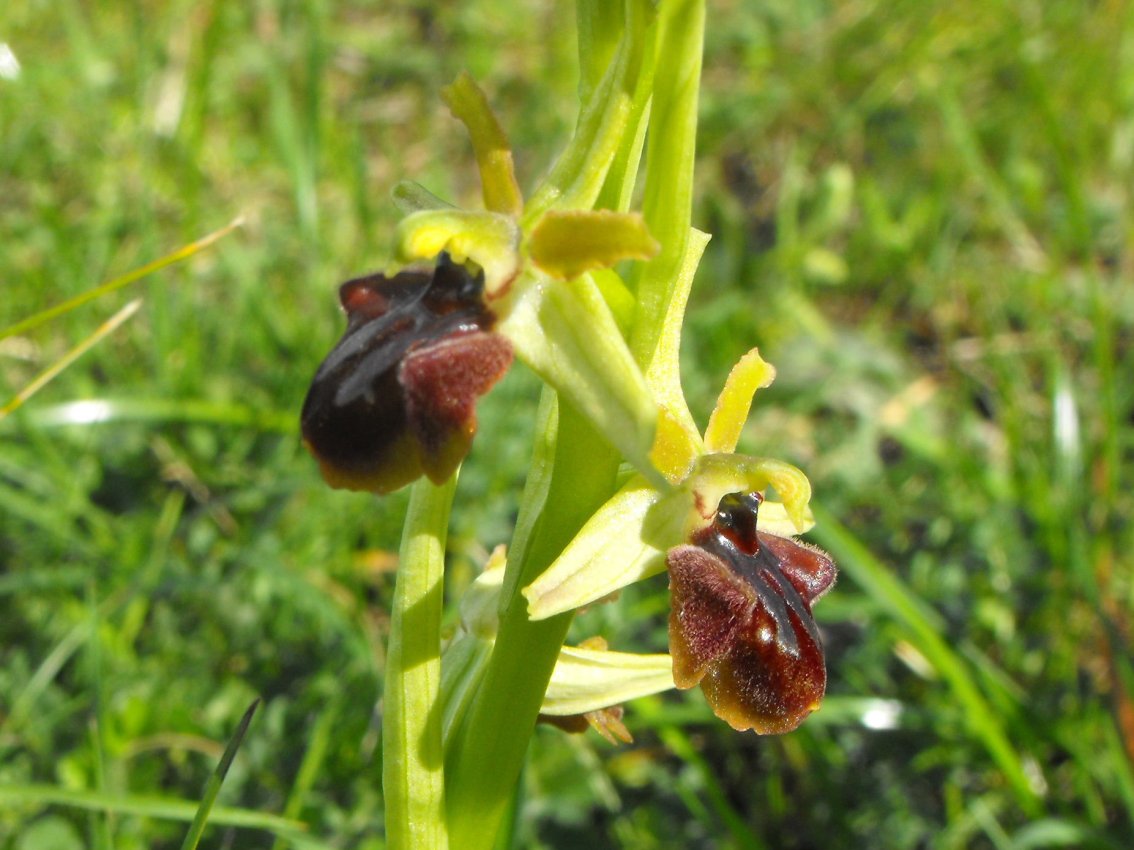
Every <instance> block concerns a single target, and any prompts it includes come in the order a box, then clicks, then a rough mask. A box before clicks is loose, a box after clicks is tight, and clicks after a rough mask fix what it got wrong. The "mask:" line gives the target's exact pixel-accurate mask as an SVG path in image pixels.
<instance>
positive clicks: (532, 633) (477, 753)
mask: <svg viewBox="0 0 1134 850" xmlns="http://www.w3.org/2000/svg"><path fill="white" fill-rule="evenodd" d="M552 419H553V421H552V422H550V423H549V425H548V430H549V431H551V430H552V429H554V434H555V439H554V447H555V449H554V451H555V453H554V461H553V462H552V465H551V470H550V481H549V484H548V490H547V496H546V499H545V500H544V502H543V508H542V510H541V511H540V513H539V515H538V518H537V519H536V520H535V523H534V525H533V526H532V527H531V529H530V533H528V532H527V531H525V538H526V541H527V543H526V545H521V546H518V547H517V548H522V549H523V551H515V552H513V553H511V554H510V556H509V566H508V570H509V572H513V571H514V570H518V573H519V575H518V576H517V577H516V578H515V579H512V580H509V579H506V582H505V587H506V588H510V589H511V594H510V596H509V597H508V599H507V601H506V602H505V603H504V604H505V608H504V610H503V613H502V616H501V622H500V630H499V632H498V634H497V638H496V646H495V648H494V650H493V653H492V659H491V661H490V662H489V665H488V669H487V671H486V672H485V676H484V680H483V681H482V683H481V686H480V688H479V690H478V691H477V695H476V697H475V700H474V702H473V705H472V707H471V708H470V710H469V714H468V717H467V719H466V722H465V724H464V727H463V728H462V730H461V732H460V734H459V737H458V739H457V740H456V741H455V742H454V746H453V748H452V751H451V752H450V754H449V762H448V764H447V771H446V778H447V782H448V786H447V805H448V813H449V834H450V836H451V838H452V842H453V846H454V847H460V848H462V850H478V848H485V850H487V848H491V847H492V846H493V843H494V837H495V835H496V832H497V830H498V828H499V825H500V823H501V821H502V818H503V817H504V815H505V813H506V812H507V808H508V802H509V800H510V798H511V795H512V793H513V789H514V787H515V784H516V781H517V779H518V777H519V775H520V769H521V767H522V766H523V761H524V755H525V753H526V752H527V747H528V740H529V738H530V737H531V732H532V730H533V728H534V727H535V722H536V716H537V715H538V714H539V709H540V705H541V704H542V702H543V694H544V691H546V689H547V683H548V682H549V681H550V680H551V672H552V670H553V669H554V667H555V661H556V659H557V657H558V654H559V648H560V647H561V646H562V645H563V641H564V639H565V638H566V636H567V627H568V626H569V625H570V622H571V614H570V613H567V614H562V615H559V616H557V617H552V618H549V619H547V620H542V621H540V622H532V621H531V620H529V619H528V615H527V600H526V599H524V597H523V596H521V595H520V594H519V592H518V591H519V588H522V587H524V586H526V585H527V584H528V583H529V582H530V581H531V580H532V579H534V578H535V577H536V576H538V575H539V574H540V573H541V572H543V570H544V569H546V568H547V567H548V565H550V564H551V562H552V561H554V560H555V558H556V557H557V556H558V555H559V553H560V552H561V551H562V550H563V548H564V547H565V546H566V545H567V543H569V542H570V540H571V538H572V537H574V535H575V533H576V532H577V531H578V530H579V529H580V528H581V527H582V526H583V523H584V522H586V520H587V519H588V518H589V517H590V515H591V514H592V513H594V511H596V510H597V509H598V508H599V507H600V506H601V505H602V504H603V502H604V501H605V500H606V499H607V498H608V497H609V496H610V494H611V493H612V492H613V491H614V480H615V474H616V473H617V470H618V455H617V454H616V453H615V452H614V451H613V450H612V449H611V448H610V447H609V443H607V441H606V440H605V439H603V438H602V437H601V436H600V435H599V434H598V433H597V432H596V431H595V430H594V429H592V428H591V426H590V425H589V424H588V422H587V420H586V419H585V418H584V417H583V416H582V415H581V414H579V413H578V412H576V411H574V410H572V409H571V408H570V407H569V406H568V405H566V404H564V403H563V402H560V404H559V414H558V422H557V424H556V423H555V422H554V417H553V418H552ZM546 436H547V435H545V438H546ZM518 525H519V526H521V527H522V526H525V525H526V523H525V522H524V520H523V518H521V520H520V522H519V523H518ZM513 558H518V561H516V562H515V564H518V567H517V566H515V565H514V562H513Z"/></svg>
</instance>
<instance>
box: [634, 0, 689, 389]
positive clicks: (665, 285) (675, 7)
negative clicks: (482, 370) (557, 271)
mask: <svg viewBox="0 0 1134 850" xmlns="http://www.w3.org/2000/svg"><path fill="white" fill-rule="evenodd" d="M657 28H658V35H657V44H658V47H657V53H658V57H659V60H658V62H657V67H656V69H655V72H654V82H653V101H652V103H651V105H650V133H649V139H648V140H647V143H646V176H645V180H646V186H645V195H644V197H643V200H642V213H643V215H644V216H645V218H646V224H647V226H648V227H649V230H650V233H651V234H652V235H653V237H654V238H655V239H657V240H658V242H660V243H661V246H662V249H661V251H660V252H659V254H658V255H657V256H656V257H655V258H654V259H653V260H651V261H650V262H648V263H645V264H643V265H640V266H638V267H637V268H636V271H635V276H634V278H633V279H632V281H631V288H632V289H634V290H635V291H636V293H637V296H638V315H637V318H636V320H635V323H634V330H633V333H632V334H631V339H630V348H631V350H632V351H633V352H634V356H635V357H636V358H637V360H638V364H639V365H640V366H641V367H642V369H643V371H645V370H646V369H647V368H648V367H649V365H650V363H651V361H652V360H653V358H654V353H655V349H656V347H657V343H658V339H659V337H660V335H661V331H662V324H663V320H664V316H665V312H666V307H667V305H668V304H669V301H670V298H671V297H672V295H673V290H674V288H675V286H676V285H677V282H678V279H679V272H680V270H681V265H682V261H683V259H684V258H685V257H686V253H687V242H688V240H689V238H690V230H689V226H690V220H691V216H692V204H693V165H694V160H695V146H696V141H697V92H698V89H699V87H700V82H701V53H702V47H703V43H704V32H705V2H704V0H666V1H665V2H662V3H661V4H660V6H659V9H658V20H657Z"/></svg>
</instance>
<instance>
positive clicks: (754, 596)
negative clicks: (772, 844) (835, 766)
mask: <svg viewBox="0 0 1134 850" xmlns="http://www.w3.org/2000/svg"><path fill="white" fill-rule="evenodd" d="M762 501H763V498H762V497H761V496H760V494H759V493H730V494H728V495H726V496H724V498H722V499H721V501H720V504H719V506H718V508H717V513H716V516H715V517H714V519H713V522H712V523H711V524H710V525H709V526H707V527H705V528H703V529H701V530H700V531H698V532H696V533H695V534H694V535H693V536H692V538H691V539H690V542H689V543H688V544H684V545H681V546H675V547H674V548H672V549H670V550H669V552H668V553H667V555H666V564H667V567H668V569H669V582H670V584H669V586H670V596H671V613H670V618H669V648H670V653H671V654H672V655H673V680H674V682H675V683H676V684H677V686H678V687H679V688H692V687H694V686H695V685H698V684H699V685H701V689H702V690H703V691H704V694H705V698H706V699H707V700H708V701H709V704H710V705H711V706H712V708H713V711H714V712H715V713H716V714H717V716H718V717H720V718H721V719H723V720H725V721H726V722H728V723H729V725H731V726H732V727H733V728H735V729H738V730H745V729H753V730H755V731H756V732H758V733H760V734H778V733H782V732H790V731H791V730H792V729H794V728H796V727H797V726H798V725H799V724H800V723H801V722H802V721H803V719H804V718H805V717H806V716H807V715H808V714H810V713H811V712H812V711H814V710H815V709H816V708H818V707H819V702H820V700H821V699H822V697H823V692H824V690H825V688H826V684H827V673H826V667H825V664H824V660H823V645H822V641H821V640H820V638H819V630H818V628H817V627H816V625H815V620H814V618H813V617H812V615H811V603H813V602H814V601H815V600H816V599H818V598H819V597H820V596H821V595H822V594H823V593H825V592H826V591H827V590H828V589H829V588H830V587H831V585H832V584H833V583H834V581H835V565H834V563H833V562H832V561H831V559H830V558H828V557H827V556H826V555H825V554H824V553H822V552H820V551H818V550H816V549H812V548H809V547H806V546H804V545H802V544H800V543H797V542H796V541H794V540H790V539H788V538H786V537H777V536H776V535H773V534H767V533H764V532H760V531H757V529H756V519H757V509H758V507H759V505H760V503H761V502H762Z"/></svg>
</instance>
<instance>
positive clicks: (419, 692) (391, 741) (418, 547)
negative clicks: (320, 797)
mask: <svg viewBox="0 0 1134 850" xmlns="http://www.w3.org/2000/svg"><path fill="white" fill-rule="evenodd" d="M456 486H457V476H456V475H454V476H453V477H452V478H450V479H449V480H448V481H446V482H445V483H444V484H442V485H441V486H440V487H437V486H434V485H433V484H432V483H430V482H429V481H428V480H427V479H422V480H420V481H418V482H417V483H416V484H414V486H413V492H412V494H411V496H410V503H409V510H408V511H407V513H406V524H405V529H404V531H403V533H402V546H401V552H400V560H399V566H398V576H397V585H396V586H395V589H394V602H393V612H392V616H391V622H390V646H389V650H388V652H387V657H386V690H385V696H384V703H385V709H384V716H383V721H382V790H383V793H384V795H385V806H386V846H387V847H390V848H393V850H398V848H428V849H429V850H445V848H446V847H448V846H449V842H448V833H447V831H446V828H445V776H444V756H443V750H442V746H441V702H440V700H439V699H438V692H439V689H440V684H441V608H442V603H443V596H444V594H443V590H444V581H443V576H444V569H445V538H446V535H447V531H448V527H449V509H450V507H451V505H452V503H453V493H454V492H455V490H456ZM458 846H459V845H458Z"/></svg>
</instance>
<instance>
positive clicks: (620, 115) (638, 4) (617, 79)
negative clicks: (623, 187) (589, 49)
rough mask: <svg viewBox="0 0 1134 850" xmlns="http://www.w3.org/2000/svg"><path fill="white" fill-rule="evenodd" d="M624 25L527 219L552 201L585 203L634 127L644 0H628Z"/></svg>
mask: <svg viewBox="0 0 1134 850" xmlns="http://www.w3.org/2000/svg"><path fill="white" fill-rule="evenodd" d="M625 8H626V29H625V35H624V37H623V39H622V43H621V45H620V46H619V49H618V53H617V58H616V59H615V61H614V63H613V64H612V65H611V67H610V68H609V69H608V71H607V73H606V75H605V76H604V77H603V79H602V81H601V82H600V83H599V85H598V86H597V87H596V88H595V92H594V98H593V99H592V101H591V102H590V103H584V104H583V108H582V111H581V112H580V117H579V123H578V126H577V127H576V129H575V136H574V137H573V138H572V139H571V142H570V144H568V146H567V149H566V150H565V151H564V152H563V154H562V155H561V156H560V157H559V159H558V160H557V161H556V163H555V166H554V167H553V168H552V170H551V173H550V174H549V175H548V176H547V179H545V180H544V182H543V183H542V184H541V185H540V187H539V188H538V189H537V190H536V192H535V193H534V194H533V195H532V198H531V200H530V201H529V202H528V204H527V206H526V207H525V209H524V218H523V223H524V225H525V226H528V225H530V224H531V223H533V222H535V221H536V220H538V219H539V217H540V216H541V215H543V213H545V212H547V210H549V209H551V208H552V207H557V208H559V209H589V208H591V207H592V206H593V205H594V202H595V199H596V198H597V197H598V195H599V192H600V191H601V190H602V187H603V183H604V182H605V181H606V175H607V172H608V171H609V170H610V167H611V164H612V162H613V161H614V157H615V155H616V154H617V153H618V151H619V149H620V148H621V146H622V140H623V137H624V136H625V135H626V132H627V130H628V129H636V127H632V119H633V117H634V95H635V92H636V90H637V89H638V86H639V85H640V82H641V79H640V78H641V74H642V71H643V68H644V67H645V65H646V63H645V58H646V55H647V50H646V47H647V43H648V41H649V39H648V34H649V24H650V20H651V18H652V12H651V9H650V4H649V3H648V2H647V0H626V3H625Z"/></svg>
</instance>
